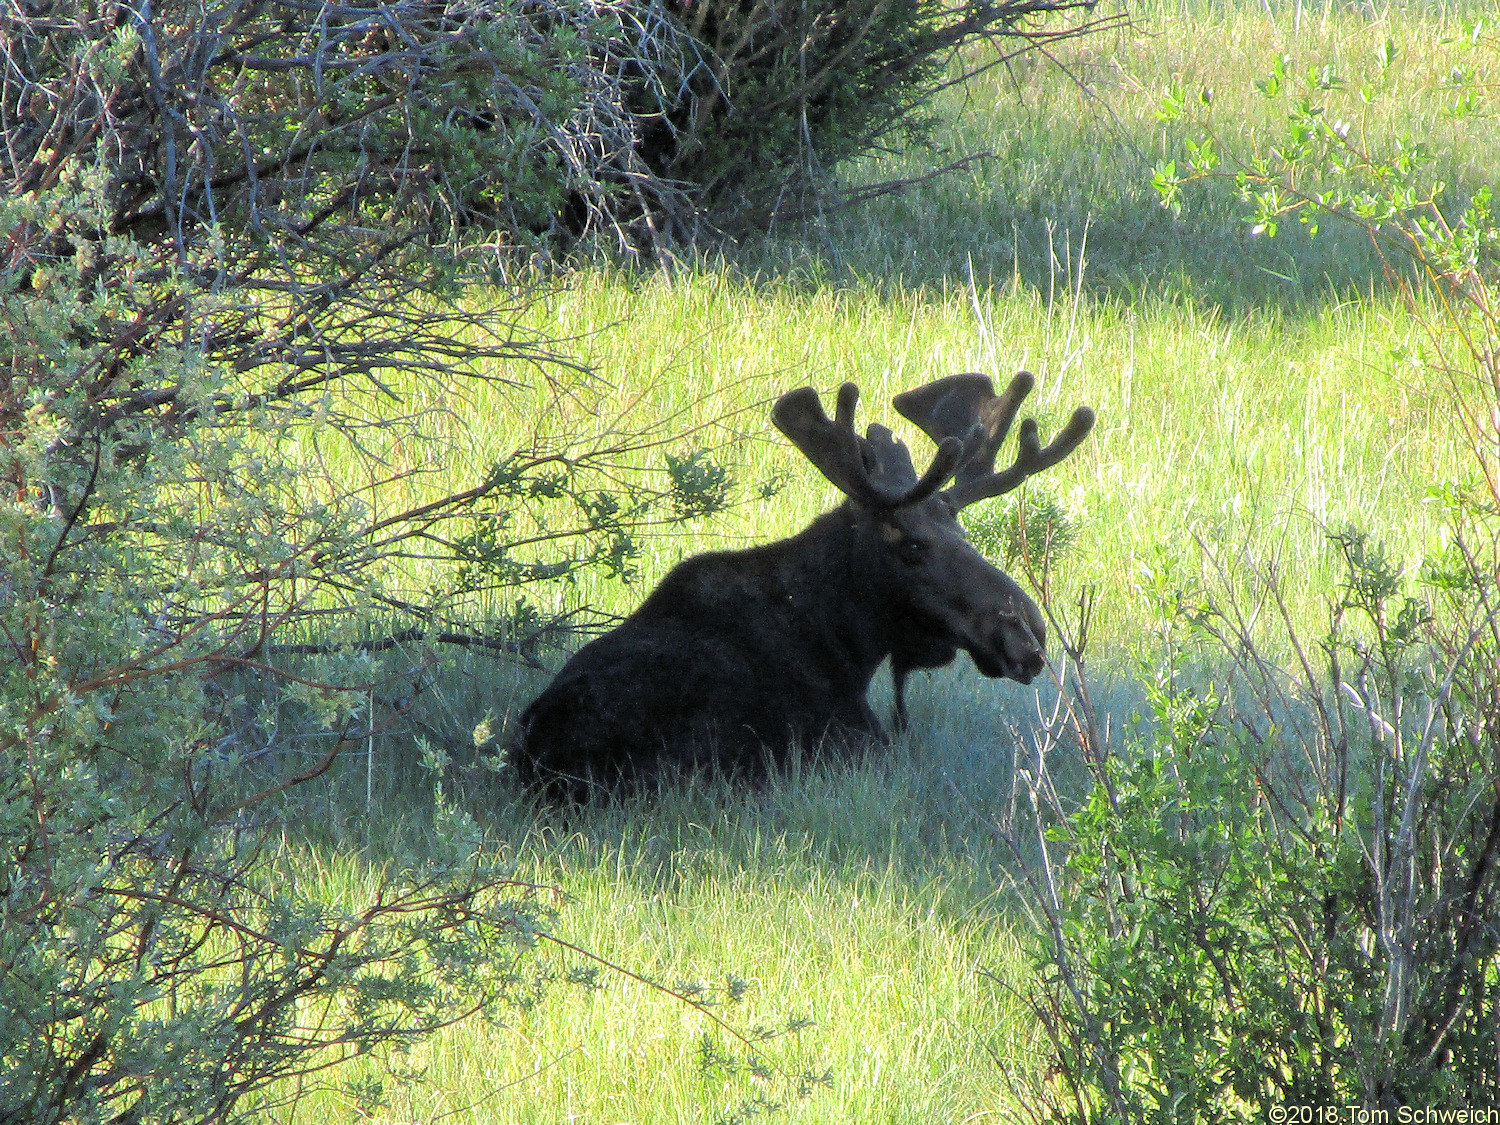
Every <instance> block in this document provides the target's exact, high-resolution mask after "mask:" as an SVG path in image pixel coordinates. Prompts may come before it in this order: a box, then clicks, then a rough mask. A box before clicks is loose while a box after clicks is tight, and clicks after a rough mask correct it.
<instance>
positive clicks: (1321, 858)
mask: <svg viewBox="0 0 1500 1125" xmlns="http://www.w3.org/2000/svg"><path fill="white" fill-rule="evenodd" d="M1337 544H1338V547H1339V549H1340V551H1341V553H1342V555H1343V557H1344V559H1345V562H1346V565H1347V568H1348V569H1347V579H1346V583H1345V586H1344V590H1343V596H1342V597H1341V598H1340V600H1339V601H1338V602H1337V603H1336V604H1335V605H1334V606H1333V607H1332V610H1333V613H1332V616H1331V620H1330V627H1329V629H1328V632H1327V634H1326V635H1325V636H1323V637H1322V638H1320V639H1319V641H1318V643H1317V644H1316V645H1307V644H1305V643H1304V642H1303V641H1302V640H1301V638H1299V637H1298V636H1297V633H1296V630H1295V629H1294V628H1293V626H1292V624H1291V622H1290V619H1289V618H1288V617H1287V616H1286V613H1285V610H1286V603H1285V601H1284V599H1283V590H1282V582H1283V579H1282V576H1280V575H1279V574H1277V573H1275V572H1274V570H1267V571H1263V572H1262V575H1261V579H1262V584H1261V586H1260V587H1259V589H1258V591H1257V594H1256V599H1255V603H1254V604H1253V605H1241V604H1238V603H1237V602H1236V601H1235V600H1234V599H1233V598H1232V597H1227V596H1225V595H1223V594H1220V595H1215V596H1209V595H1207V594H1205V593H1204V592H1203V591H1201V590H1200V591H1197V592H1196V593H1194V594H1193V595H1192V596H1191V597H1188V598H1187V599H1186V600H1185V601H1184V602H1183V603H1182V609H1181V612H1182V618H1181V620H1183V621H1184V622H1186V623H1187V624H1188V625H1189V626H1190V629H1191V630H1192V631H1193V632H1194V633H1195V634H1196V635H1197V636H1198V637H1200V638H1201V639H1204V640H1206V641H1207V642H1209V650H1210V651H1217V652H1218V653H1219V654H1220V655H1221V656H1227V657H1229V662H1228V664H1227V666H1225V670H1224V671H1223V672H1222V673H1220V674H1219V675H1217V676H1214V677H1208V676H1206V675H1205V674H1204V673H1202V672H1201V671H1200V672H1198V673H1197V674H1195V673H1194V671H1193V669H1194V668H1196V667H1200V663H1199V662H1195V661H1191V660H1190V659H1189V657H1188V654H1187V652H1186V651H1185V650H1183V649H1182V648H1175V649H1174V650H1173V651H1172V652H1171V653H1170V654H1169V655H1168V656H1167V658H1166V659H1165V660H1164V661H1163V663H1162V665H1161V667H1160V668H1159V669H1158V671H1157V672H1156V673H1155V675H1154V676H1153V678H1152V680H1151V683H1150V685H1149V687H1148V691H1147V696H1148V707H1147V709H1146V711H1145V713H1144V714H1143V715H1142V716H1141V717H1140V718H1139V719H1138V720H1137V723H1136V726H1135V728H1134V730H1133V731H1132V733H1131V734H1130V735H1129V736H1128V737H1127V739H1126V742H1125V745H1124V747H1123V748H1122V749H1121V750H1119V751H1118V752H1117V753H1114V754H1110V755H1108V756H1100V757H1098V758H1096V759H1095V771H1094V772H1095V778H1096V780H1095V784H1094V785H1093V787H1092V789H1091V792H1090V793H1089V796H1088V798H1087V800H1086V801H1085V802H1084V804H1083V806H1082V807H1081V808H1079V809H1078V810H1077V811H1076V812H1074V813H1072V814H1071V815H1068V816H1063V815H1061V814H1062V811H1063V810H1061V808H1060V807H1059V806H1057V805H1056V804H1055V803H1054V804H1052V805H1050V806H1049V805H1048V803H1047V802H1046V799H1045V790H1044V789H1043V788H1042V787H1041V786H1034V787H1033V791H1032V792H1033V799H1034V800H1035V801H1036V803H1037V807H1038V808H1039V809H1040V811H1041V813H1042V815H1043V817H1044V820H1045V822H1046V823H1047V824H1049V825H1050V827H1049V828H1048V829H1047V830H1046V831H1045V833H1044V835H1043V837H1042V838H1041V839H1039V841H1038V844H1037V847H1038V848H1040V849H1041V850H1042V852H1043V853H1044V854H1045V855H1046V856H1047V857H1049V858H1048V860H1047V861H1046V862H1043V863H1041V864H1037V863H1035V862H1033V863H1032V864H1031V865H1030V870H1029V873H1028V876H1027V878H1028V879H1029V880H1030V883H1029V886H1030V890H1031V898H1032V901H1033V902H1034V903H1035V904H1036V905H1037V907H1038V908H1039V910H1040V914H1041V918H1042V919H1043V923H1044V924H1045V925H1046V927H1047V929H1048V933H1049V935H1050V938H1049V941H1048V943H1047V945H1046V951H1045V954H1044V955H1043V958H1042V964H1041V969H1042V971H1043V974H1044V976H1043V980H1044V984H1043V986H1042V987H1041V988H1040V989H1039V990H1038V991H1037V992H1036V993H1035V994H1034V996H1033V1003H1034V1005H1035V1007H1036V1010H1037V1014H1038V1016H1039V1018H1040V1019H1041V1020H1042V1022H1043V1024H1044V1026H1045V1027H1046V1028H1047V1030H1048V1033H1049V1035H1050V1037H1051V1039H1052V1042H1053V1045H1054V1048H1055V1049H1056V1051H1057V1053H1058V1069H1059V1076H1060V1083H1059V1087H1058V1089H1057V1090H1053V1091H1047V1092H1046V1094H1047V1096H1048V1097H1049V1098H1050V1099H1053V1101H1054V1106H1055V1108H1056V1110H1057V1112H1058V1114H1059V1116H1060V1117H1061V1119H1063V1120H1076V1121H1151V1122H1168V1121H1172V1122H1180V1121H1195V1122H1196V1121H1204V1122H1208V1121H1251V1120H1257V1119H1260V1118H1261V1117H1263V1116H1264V1113H1265V1111H1266V1109H1267V1107H1270V1106H1274V1105H1278V1104H1281V1105H1285V1104H1303V1105H1360V1106H1364V1107H1366V1108H1369V1109H1380V1110H1386V1111H1391V1110H1394V1109H1397V1108H1399V1107H1402V1106H1429V1105H1462V1104H1485V1103H1487V1102H1491V1101H1493V1100H1494V1099H1495V1098H1496V1096H1497V1095H1500V1090H1497V1088H1496V1086H1495V1070H1494V1060H1493V1052H1494V1044H1493V1028H1494V1021H1495V1018H1496V1015H1497V1010H1500V989H1497V980H1500V978H1497V969H1500V940H1497V937H1496V934H1497V933H1500V801H1497V799H1496V792H1497V782H1500V728H1497V727H1496V724H1495V722H1494V716H1495V711H1494V707H1493V703H1492V700H1493V698H1494V695H1495V692H1496V690H1497V688H1500V653H1497V650H1496V647H1495V632H1494V629H1495V626H1496V619H1495V611H1494V608H1493V596H1494V590H1493V588H1492V587H1491V586H1489V585H1488V584H1487V582H1486V581H1485V580H1484V579H1483V578H1482V577H1481V576H1479V575H1476V574H1473V573H1472V572H1470V573H1467V574H1466V576H1465V580H1464V581H1463V582H1462V583H1461V584H1456V585H1453V586H1450V588H1449V589H1448V591H1447V593H1446V595H1445V596H1444V598H1442V599H1436V600H1434V599H1433V598H1432V591H1431V589H1430V588H1429V589H1428V591H1427V594H1428V596H1427V597H1421V596H1419V595H1418V593H1417V592H1415V591H1409V590H1407V589H1406V588H1405V583H1404V582H1403V581H1402V580H1401V577H1400V575H1399V573H1398V572H1397V571H1396V569H1395V568H1393V567H1392V566H1391V565H1390V564H1389V562H1388V561H1387V560H1386V559H1385V558H1384V557H1383V555H1382V554H1381V552H1380V551H1379V549H1378V547H1377V546H1376V545H1374V544H1373V543H1372V542H1371V541H1370V540H1369V539H1368V538H1367V537H1366V536H1364V535H1361V534H1357V533H1353V532H1350V533H1341V534H1340V535H1339V536H1338V537H1337ZM1224 565H1225V566H1226V567H1227V566H1228V565H1229V564H1227V563H1226V564H1224ZM1489 581H1492V578H1491V579H1489ZM1262 613H1265V614H1273V615H1279V616H1280V618H1281V620H1280V625H1281V627H1282V633H1281V636H1282V638H1283V642H1284V643H1287V644H1289V646H1290V647H1289V654H1290V655H1291V657H1292V663H1291V666H1290V668H1287V667H1284V666H1282V665H1281V664H1280V663H1278V662H1277V661H1275V660H1272V659H1271V658H1269V657H1268V656H1267V655H1266V641H1265V639H1264V637H1258V636H1257V625H1256V618H1257V616H1258V615H1260V614H1262ZM1072 721H1073V722H1074V723H1075V724H1079V723H1082V722H1083V721H1084V719H1083V716H1082V712H1081V711H1080V710H1078V709H1076V708H1075V713H1074V716H1073V719H1072ZM1060 730H1061V725H1060V726H1059V727H1058V728H1057V729H1055V730H1054V731H1053V732H1051V733H1052V734H1054V735H1056V734H1058V733H1059V731H1060ZM1075 733H1076V732H1075ZM1096 745H1097V743H1096ZM1041 760H1042V758H1041V756H1039V758H1038V761H1039V762H1040V761H1041ZM1060 1093H1065V1094H1066V1095H1067V1096H1066V1097H1060V1096H1059V1094H1060Z"/></svg>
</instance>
